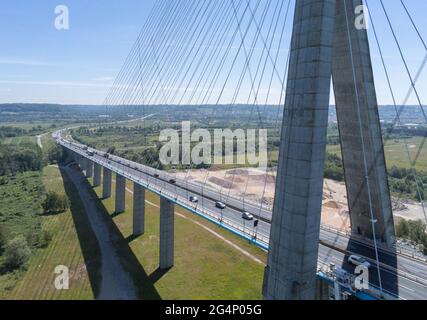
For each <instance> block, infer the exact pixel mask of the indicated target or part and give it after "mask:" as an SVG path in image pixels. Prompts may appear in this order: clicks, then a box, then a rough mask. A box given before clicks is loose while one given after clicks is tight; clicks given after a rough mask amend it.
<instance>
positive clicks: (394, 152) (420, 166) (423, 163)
mask: <svg viewBox="0 0 427 320" xmlns="http://www.w3.org/2000/svg"><path fill="white" fill-rule="evenodd" d="M422 140H423V138H421V137H414V138H410V139H398V140H387V141H385V142H384V152H385V157H386V162H387V168H389V169H390V168H391V167H393V166H396V167H399V168H406V169H408V168H411V164H410V162H409V160H408V154H407V152H406V148H405V142H406V144H407V145H408V147H409V152H410V155H411V161H414V159H415V157H416V156H417V153H418V151H419V150H420V147H421V144H422ZM327 151H328V152H331V153H335V154H337V155H338V156H340V157H341V147H340V145H328V146H327ZM415 167H416V169H417V170H419V171H424V172H427V147H426V145H424V147H423V148H422V149H421V152H420V154H419V157H418V159H417V161H416V163H415Z"/></svg>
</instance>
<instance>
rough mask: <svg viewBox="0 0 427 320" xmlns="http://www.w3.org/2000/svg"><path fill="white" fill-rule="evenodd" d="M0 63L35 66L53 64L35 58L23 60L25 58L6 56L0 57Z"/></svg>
mask: <svg viewBox="0 0 427 320" xmlns="http://www.w3.org/2000/svg"><path fill="white" fill-rule="evenodd" d="M0 64H1V65H15V66H16V65H19V66H37V67H39V66H40V67H47V66H53V64H51V63H48V62H44V61H37V60H25V59H8V58H0Z"/></svg>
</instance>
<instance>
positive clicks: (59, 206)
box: [42, 191, 70, 214]
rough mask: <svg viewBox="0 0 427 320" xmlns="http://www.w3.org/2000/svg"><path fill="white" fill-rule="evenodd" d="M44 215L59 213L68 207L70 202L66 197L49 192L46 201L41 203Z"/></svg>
mask: <svg viewBox="0 0 427 320" xmlns="http://www.w3.org/2000/svg"><path fill="white" fill-rule="evenodd" d="M42 207H43V210H44V213H46V214H49V213H61V212H64V211H66V210H68V208H69V207H70V201H69V200H68V197H67V196H66V195H59V194H57V193H56V192H53V191H49V192H48V193H47V195H46V199H45V200H44V202H43V203H42Z"/></svg>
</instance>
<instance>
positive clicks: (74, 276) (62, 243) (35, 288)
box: [6, 167, 97, 300]
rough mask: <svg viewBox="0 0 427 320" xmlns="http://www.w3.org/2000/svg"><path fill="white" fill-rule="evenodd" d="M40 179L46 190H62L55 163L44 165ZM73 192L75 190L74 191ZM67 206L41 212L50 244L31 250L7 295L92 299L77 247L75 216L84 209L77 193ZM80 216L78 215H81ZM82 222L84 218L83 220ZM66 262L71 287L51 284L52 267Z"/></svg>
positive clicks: (62, 186) (82, 259)
mask: <svg viewBox="0 0 427 320" xmlns="http://www.w3.org/2000/svg"><path fill="white" fill-rule="evenodd" d="M43 182H44V184H45V186H46V188H47V189H48V190H54V191H55V192H58V193H64V192H65V190H64V185H63V178H62V176H61V173H60V170H59V169H58V168H57V167H46V168H45V169H44V171H43ZM75 192H76V191H75ZM72 201H73V205H72V207H71V209H70V210H68V211H67V212H64V213H62V214H58V215H52V216H43V217H41V223H42V225H43V227H44V228H45V229H46V230H48V231H49V233H50V234H51V235H52V240H51V242H50V244H49V246H48V247H47V248H45V249H38V250H37V251H35V252H34V254H33V256H32V258H31V260H30V261H29V263H28V269H27V271H26V272H25V273H24V274H23V275H22V276H21V277H20V278H19V280H18V281H17V284H16V286H15V287H14V288H13V289H12V290H11V292H10V293H9V294H8V295H6V298H7V299H31V300H33V299H36V300H49V299H78V300H80V299H93V298H94V293H93V288H92V286H91V282H90V281H89V275H88V272H87V268H86V265H85V259H84V256H83V253H82V249H81V247H80V243H79V238H78V234H77V232H76V229H75V223H76V222H75V220H76V219H78V217H79V212H78V211H80V214H81V213H82V212H83V211H82V208H81V204H80V203H79V200H78V197H77V196H76V197H74V198H72ZM80 216H81V215H80ZM82 222H83V221H82ZM94 249H95V250H94V252H93V253H92V254H93V257H94V258H95V257H96V254H97V253H96V252H95V251H96V245H95V246H94ZM58 265H65V266H67V267H68V268H69V270H70V289H69V290H57V289H55V287H54V279H55V276H56V275H55V274H54V269H55V267H56V266H58Z"/></svg>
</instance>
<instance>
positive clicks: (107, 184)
mask: <svg viewBox="0 0 427 320" xmlns="http://www.w3.org/2000/svg"><path fill="white" fill-rule="evenodd" d="M111 183H112V173H111V170H110V169H107V168H105V167H104V176H103V178H102V197H103V198H104V199H107V198H109V197H111Z"/></svg>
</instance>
